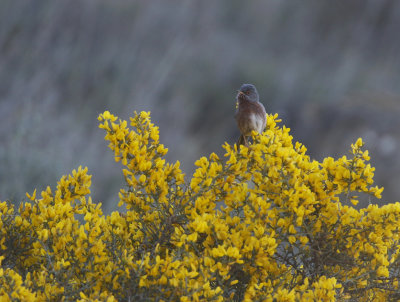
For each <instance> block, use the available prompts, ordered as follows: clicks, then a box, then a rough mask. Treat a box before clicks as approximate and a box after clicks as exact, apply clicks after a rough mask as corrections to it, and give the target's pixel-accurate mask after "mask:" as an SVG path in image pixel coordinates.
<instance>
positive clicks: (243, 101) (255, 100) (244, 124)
mask: <svg viewBox="0 0 400 302" xmlns="http://www.w3.org/2000/svg"><path fill="white" fill-rule="evenodd" d="M236 101H237V110H236V114H235V119H236V122H237V124H238V127H239V130H240V133H241V135H240V137H239V139H238V142H237V144H238V146H240V145H246V146H248V143H247V139H246V137H247V136H250V135H251V131H253V130H254V131H257V132H258V133H261V132H263V131H264V129H265V126H266V124H267V118H266V112H265V108H264V105H263V104H261V103H260V102H259V96H258V92H257V89H256V87H255V86H254V85H252V84H243V85H242V86H241V87H240V89H239V91H238V94H237V96H236Z"/></svg>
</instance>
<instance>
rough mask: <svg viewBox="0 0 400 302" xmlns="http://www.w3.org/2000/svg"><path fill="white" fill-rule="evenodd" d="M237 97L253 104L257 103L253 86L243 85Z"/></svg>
mask: <svg viewBox="0 0 400 302" xmlns="http://www.w3.org/2000/svg"><path fill="white" fill-rule="evenodd" d="M238 97H245V98H246V99H247V100H249V101H253V102H258V101H259V96H258V91H257V89H256V86H254V85H253V84H243V85H242V86H241V87H240V89H239V91H238Z"/></svg>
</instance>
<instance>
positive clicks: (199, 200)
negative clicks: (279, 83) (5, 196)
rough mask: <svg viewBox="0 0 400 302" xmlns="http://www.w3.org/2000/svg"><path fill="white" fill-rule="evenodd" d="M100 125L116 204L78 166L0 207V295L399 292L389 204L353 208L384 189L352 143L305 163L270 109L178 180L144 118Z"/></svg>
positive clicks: (381, 297) (240, 297)
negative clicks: (246, 133)
mask: <svg viewBox="0 0 400 302" xmlns="http://www.w3.org/2000/svg"><path fill="white" fill-rule="evenodd" d="M99 121H100V128H102V129H104V130H105V131H106V136H105V139H106V140H107V141H108V142H109V147H110V148H111V149H112V150H113V151H114V153H115V160H116V161H119V162H121V163H122V165H123V174H124V176H125V182H126V184H125V186H124V187H123V189H121V191H120V193H119V200H120V201H119V204H120V206H124V207H125V209H124V210H121V212H113V213H112V214H110V215H108V216H105V215H103V213H102V211H101V205H100V204H97V205H96V204H94V203H93V202H92V200H91V198H90V197H88V194H90V183H91V177H90V176H89V175H88V174H87V169H86V168H85V169H82V168H81V167H79V169H78V170H74V171H73V173H72V175H69V176H64V177H62V178H61V180H60V181H59V182H58V184H57V188H56V189H55V190H51V189H50V188H49V187H48V188H47V189H46V190H45V191H43V192H41V194H40V197H38V196H37V194H36V192H34V193H33V194H31V195H29V194H28V198H29V200H28V201H27V202H23V203H21V204H20V206H19V207H14V206H13V205H12V204H11V203H9V202H2V203H0V217H1V220H0V223H1V237H0V238H1V239H0V253H1V254H0V255H1V256H0V258H1V262H2V267H1V270H0V275H1V278H0V294H1V295H2V299H1V300H2V301H3V300H4V301H8V300H13V301H22V300H23V301H27V300H39V301H44V300H45V301H47V300H48V301H60V300H64V301H72V300H74V301H75V300H80V301H94V300H97V301H299V300H306V301H309V300H319V301H335V300H341V301H346V300H348V301H389V300H397V299H399V298H400V289H399V286H398V280H399V272H400V258H399V253H400V249H399V244H398V243H399V227H400V204H399V203H395V204H389V205H385V206H382V207H378V206H377V205H374V204H370V205H369V206H368V207H367V208H366V209H361V210H357V209H355V208H354V207H353V204H356V203H357V202H358V200H359V198H361V197H362V198H366V197H365V196H367V195H369V196H370V197H369V198H370V201H373V200H374V199H375V198H380V194H381V192H382V190H383V189H382V188H378V187H374V186H373V172H374V168H372V167H371V166H370V164H367V162H368V160H369V156H368V151H363V150H362V146H363V143H362V140H361V139H358V140H357V142H356V143H355V144H353V145H352V146H351V156H350V157H349V158H347V157H346V156H343V157H341V158H339V159H337V160H334V159H333V158H326V159H324V160H323V162H318V161H315V160H311V159H310V158H309V156H307V155H306V148H305V147H304V146H303V145H301V144H300V143H296V144H294V145H293V143H292V137H291V136H290V134H289V129H288V128H285V127H278V126H277V123H278V122H279V120H278V117H277V115H274V116H272V115H270V116H268V122H267V128H266V130H265V132H264V133H263V134H262V135H255V136H254V137H253V140H254V142H253V144H252V145H250V147H248V148H247V147H244V146H241V147H240V148H239V150H238V149H237V147H236V145H235V146H231V145H229V144H227V143H226V144H225V145H224V146H223V147H224V149H225V151H226V153H225V159H221V158H219V157H218V156H217V155H216V154H214V153H213V154H211V155H210V157H209V158H205V157H202V158H201V159H199V160H198V161H197V162H196V163H195V164H196V166H197V167H198V168H197V170H196V171H195V173H194V174H193V176H192V178H191V179H190V181H189V182H185V178H184V175H183V173H182V171H181V170H180V168H179V162H176V163H174V164H171V163H167V162H166V160H165V159H164V158H163V157H164V156H165V154H166V153H167V149H166V148H165V147H164V146H163V145H162V144H160V142H159V132H158V128H157V127H156V126H154V125H153V124H152V123H151V121H150V116H149V113H146V112H142V113H140V114H136V113H135V115H134V117H133V118H131V120H130V127H128V122H127V121H124V120H118V119H117V117H115V116H113V115H112V114H110V113H109V112H107V111H106V112H104V113H103V114H101V115H100V116H99ZM358 196H360V197H358Z"/></svg>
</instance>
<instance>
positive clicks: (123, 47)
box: [0, 0, 400, 212]
mask: <svg viewBox="0 0 400 302" xmlns="http://www.w3.org/2000/svg"><path fill="white" fill-rule="evenodd" d="M399 30H400V2H398V1H395V0H381V1H376V0H359V1H353V0H351V1H335V2H332V1H320V0H310V1H272V0H271V1H261V0H259V1H248V2H244V1H237V0H222V1H184V0H170V1H162V0H154V1H143V0H142V1H126V0H114V1H108V0H96V1H94V0H75V1H70V0H59V1H52V0H37V1H31V0H19V1H14V0H1V1H0V142H1V144H0V200H7V199H9V200H13V201H16V202H18V201H21V200H24V199H26V198H25V192H30V193H31V192H32V191H33V190H34V188H37V189H38V190H42V189H45V188H46V186H47V185H50V186H51V187H52V188H54V187H55V186H56V183H57V181H58V179H59V178H60V177H61V176H62V175H64V174H68V173H70V172H71V171H72V169H74V168H77V167H78V166H79V165H82V166H88V168H89V173H91V174H93V178H92V181H93V185H92V196H93V199H94V201H96V202H103V204H104V205H105V206H104V209H105V212H108V211H110V210H113V209H116V207H117V200H118V191H119V188H120V187H122V186H123V177H122V174H121V169H120V168H121V167H120V164H119V163H115V162H114V159H113V153H112V152H111V150H109V149H108V148H107V143H106V142H105V141H104V140H103V137H104V134H105V133H104V132H103V130H101V129H98V127H97V126H98V122H97V116H98V114H99V113H101V112H103V111H104V110H110V111H111V112H112V113H114V114H116V115H118V116H119V117H121V118H128V117H129V116H131V115H132V112H133V111H134V110H137V111H140V110H146V111H151V112H152V119H153V121H154V123H155V124H157V125H159V126H160V135H161V141H162V143H164V144H165V145H166V146H167V147H168V148H169V154H168V159H169V160H171V161H176V160H178V159H179V160H180V161H181V163H182V168H183V170H184V171H185V172H186V174H187V176H186V178H187V179H189V178H190V174H191V173H192V172H193V169H194V165H193V163H194V161H195V160H196V159H198V158H199V157H200V156H208V155H209V154H210V153H211V152H216V153H217V154H223V150H222V148H221V145H222V144H223V143H224V142H225V141H227V142H229V143H234V142H235V141H236V139H237V138H238V135H239V132H238V130H237V128H236V124H235V120H234V118H233V115H234V112H235V94H236V90H237V89H238V88H239V87H240V85H241V84H242V83H253V84H255V85H256V86H257V88H258V90H259V93H260V95H261V101H262V102H263V103H264V105H265V107H266V109H267V112H270V113H275V112H277V113H279V115H280V117H281V118H282V119H283V123H284V124H285V125H286V126H288V127H290V128H291V129H292V135H293V136H294V140H295V141H301V142H302V143H304V144H305V145H306V146H307V147H308V150H309V155H310V156H311V157H313V158H316V159H318V160H321V159H322V158H323V157H325V156H333V157H338V156H341V155H343V154H348V150H349V149H350V144H351V143H352V142H355V140H356V139H357V138H358V137H362V138H363V139H364V141H365V142H366V148H367V149H369V150H370V154H371V158H372V164H373V165H374V166H375V167H376V177H375V178H376V183H377V184H379V185H383V186H384V187H385V191H384V192H383V199H382V202H383V203H387V202H394V201H396V200H398V198H399V196H400V186H399V185H398V184H399V180H400V153H399V152H398V148H399V144H400V140H399V139H400V133H399V127H400V118H399V113H400V81H399V80H400V74H399V71H400V60H399V58H400V57H399V56H400V39H399Z"/></svg>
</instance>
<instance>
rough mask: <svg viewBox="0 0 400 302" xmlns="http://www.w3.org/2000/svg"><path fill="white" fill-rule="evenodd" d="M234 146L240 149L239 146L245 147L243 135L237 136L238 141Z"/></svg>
mask: <svg viewBox="0 0 400 302" xmlns="http://www.w3.org/2000/svg"><path fill="white" fill-rule="evenodd" d="M236 145H237V146H238V148H239V147H240V145H246V141H245V139H244V135H243V134H241V135H240V136H239V139H238V140H237V143H236Z"/></svg>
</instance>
